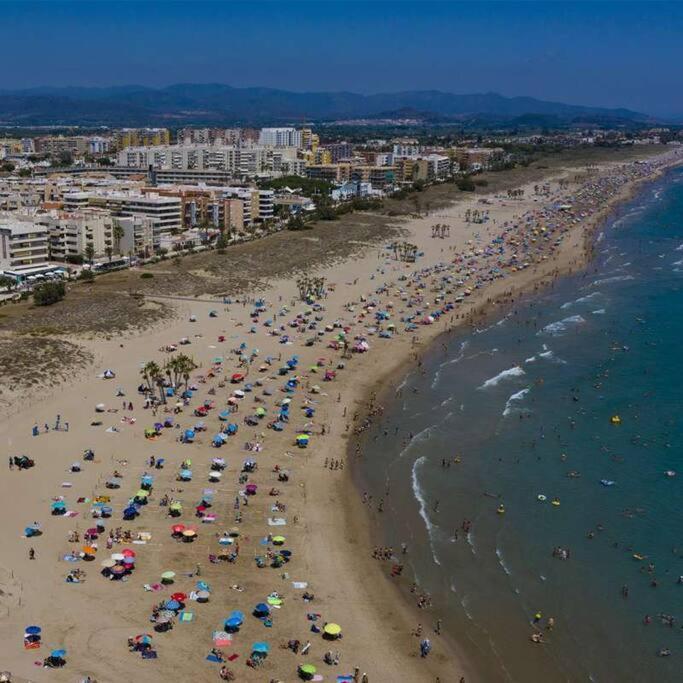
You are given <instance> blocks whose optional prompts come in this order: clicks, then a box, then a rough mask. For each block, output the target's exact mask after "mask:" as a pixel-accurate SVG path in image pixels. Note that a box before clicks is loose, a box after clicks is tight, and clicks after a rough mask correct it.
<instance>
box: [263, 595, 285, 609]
mask: <svg viewBox="0 0 683 683" xmlns="http://www.w3.org/2000/svg"><path fill="white" fill-rule="evenodd" d="M266 602H267V603H268V604H269V605H273V606H277V607H279V606H280V605H281V604H282V599H281V598H276V597H275V596H271V597H269V598H268V599H267V600H266Z"/></svg>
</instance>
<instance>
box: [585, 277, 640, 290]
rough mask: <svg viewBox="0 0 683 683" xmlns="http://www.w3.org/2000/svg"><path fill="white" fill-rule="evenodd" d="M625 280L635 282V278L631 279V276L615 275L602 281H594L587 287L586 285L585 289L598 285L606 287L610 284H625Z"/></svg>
mask: <svg viewBox="0 0 683 683" xmlns="http://www.w3.org/2000/svg"><path fill="white" fill-rule="evenodd" d="M626 280H635V278H634V277H633V275H615V276H614V277H606V278H603V279H602V280H594V281H593V282H591V283H590V284H589V285H587V288H590V287H599V286H600V285H606V284H610V283H612V282H625V281H626Z"/></svg>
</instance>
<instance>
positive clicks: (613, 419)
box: [609, 415, 621, 425]
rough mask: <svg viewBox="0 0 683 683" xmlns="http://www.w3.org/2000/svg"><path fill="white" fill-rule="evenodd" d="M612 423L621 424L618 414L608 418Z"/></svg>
mask: <svg viewBox="0 0 683 683" xmlns="http://www.w3.org/2000/svg"><path fill="white" fill-rule="evenodd" d="M609 421H610V422H611V423H612V424H613V425H620V424H621V418H620V417H619V416H618V415H612V417H611V418H610V420H609Z"/></svg>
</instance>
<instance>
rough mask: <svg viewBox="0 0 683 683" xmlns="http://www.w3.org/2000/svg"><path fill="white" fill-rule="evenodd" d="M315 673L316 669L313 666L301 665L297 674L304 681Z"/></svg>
mask: <svg viewBox="0 0 683 683" xmlns="http://www.w3.org/2000/svg"><path fill="white" fill-rule="evenodd" d="M316 671H317V669H316V668H315V667H314V666H313V664H301V665H300V666H299V674H300V675H301V677H302V678H304V679H306V680H310V679H311V678H313V676H315V672H316Z"/></svg>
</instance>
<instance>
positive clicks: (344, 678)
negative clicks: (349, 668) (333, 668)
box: [337, 674, 353, 683]
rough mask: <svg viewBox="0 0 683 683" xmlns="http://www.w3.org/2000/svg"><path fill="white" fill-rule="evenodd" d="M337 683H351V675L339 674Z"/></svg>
mask: <svg viewBox="0 0 683 683" xmlns="http://www.w3.org/2000/svg"><path fill="white" fill-rule="evenodd" d="M337 683H353V676H352V675H351V674H339V675H338V676H337Z"/></svg>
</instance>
